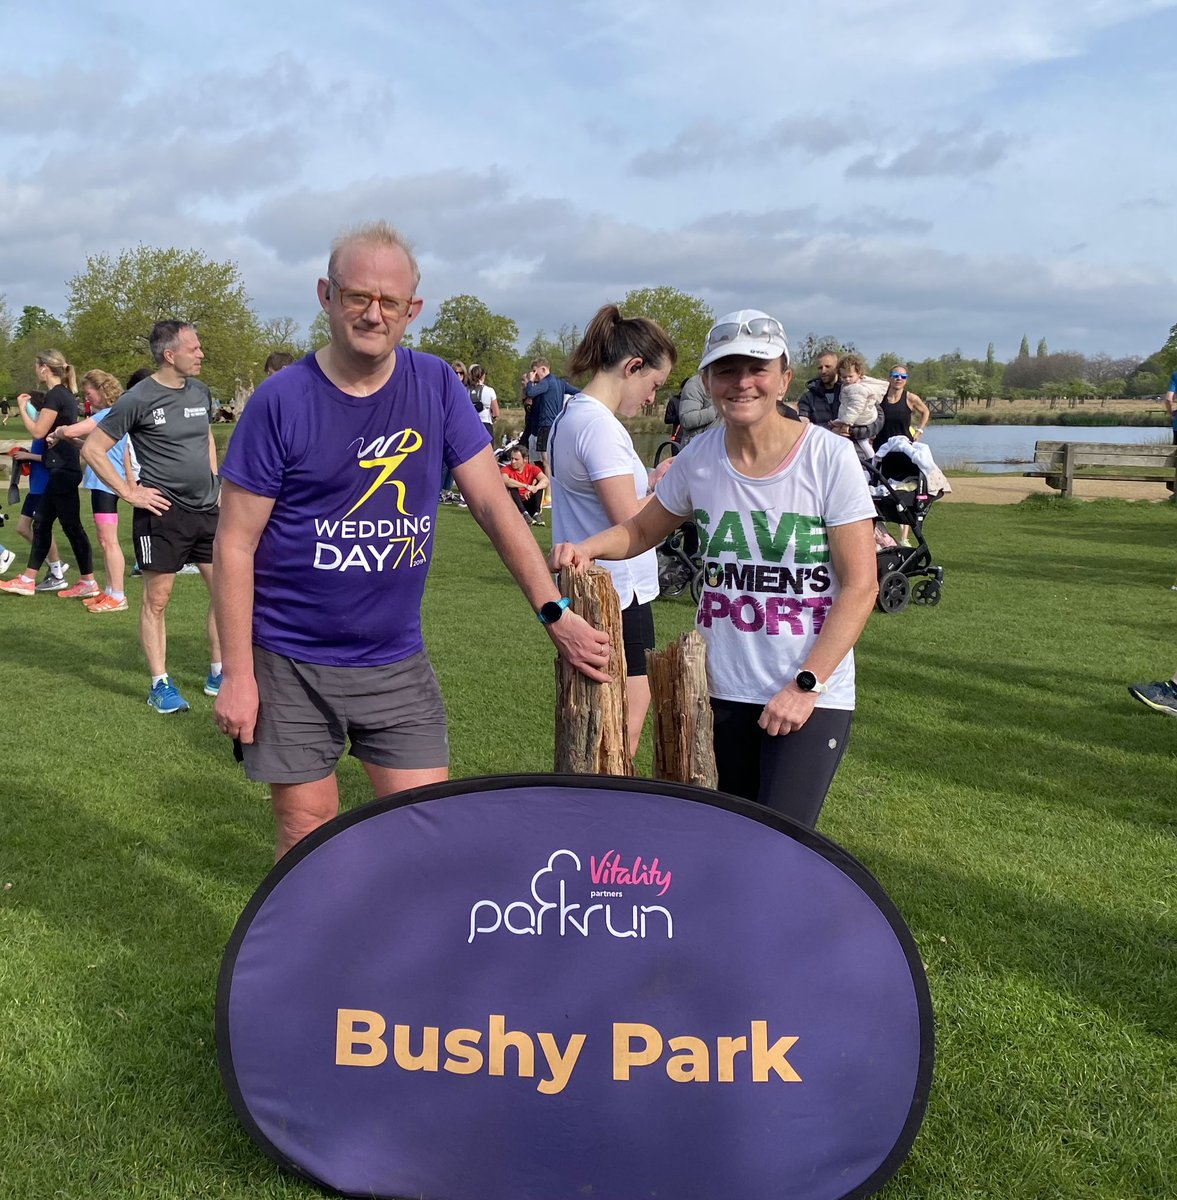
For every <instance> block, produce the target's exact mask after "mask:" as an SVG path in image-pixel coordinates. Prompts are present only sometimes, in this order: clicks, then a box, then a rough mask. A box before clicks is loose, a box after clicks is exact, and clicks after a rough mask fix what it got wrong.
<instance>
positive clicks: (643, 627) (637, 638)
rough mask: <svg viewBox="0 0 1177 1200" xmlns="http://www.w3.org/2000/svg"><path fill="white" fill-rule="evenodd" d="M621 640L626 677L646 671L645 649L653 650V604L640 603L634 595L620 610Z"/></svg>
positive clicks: (642, 673)
mask: <svg viewBox="0 0 1177 1200" xmlns="http://www.w3.org/2000/svg"><path fill="white" fill-rule="evenodd" d="M621 640H622V642H623V643H624V645H625V674H626V677H627V678H632V677H633V676H635V675H645V673H646V651H647V650H653V649H654V646H655V645H656V644H657V643H656V642H655V641H654V606H653V605H652V604H650V602H649V601H647V602H646V603H645V604H642V603H641V602H640V601H639V600H638V598H637V597H636V596H635V597H634V598H633V600H632V601H631V602H630V604H629V606H628V607H627V608H623V609H622V610H621Z"/></svg>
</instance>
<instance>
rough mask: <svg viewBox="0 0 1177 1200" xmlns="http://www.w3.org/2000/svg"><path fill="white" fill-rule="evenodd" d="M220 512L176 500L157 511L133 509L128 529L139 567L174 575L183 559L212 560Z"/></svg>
mask: <svg viewBox="0 0 1177 1200" xmlns="http://www.w3.org/2000/svg"><path fill="white" fill-rule="evenodd" d="M219 514H220V509H218V508H211V509H209V510H208V512H195V511H193V510H192V509H190V508H184V507H183V505H180V504H176V503H175V501H173V502H172V507H171V508H169V509H168V511H167V512H165V513H160V514H159V515H156V514H155V513H150V512H148V511H147V509H145V508H137V509H135V516H134V520H133V522H132V525H131V530H132V533H133V534H134V538H135V543H134V544H135V561H136V562H138V564H139V569H140V570H142V571H158V572H160V574H162V575H175V574H176V572H177V571H179V570H180V569H181V568H182V567H183V566H184V564H185V563H190V562H192V563H210V562H212V560H213V538H214V537H215V536H216V532H217V517H218V515H219Z"/></svg>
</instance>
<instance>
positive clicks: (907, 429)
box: [875, 363, 932, 448]
mask: <svg viewBox="0 0 1177 1200" xmlns="http://www.w3.org/2000/svg"><path fill="white" fill-rule="evenodd" d="M908 373H909V372H908V369H907V364H906V363H896V364H895V365H894V366H893V367H892V368H891V375H890V378H889V379H888V381H887V391H886V393H885V394H884V396H883V402H882V404H880V406H879V407H880V408H881V409H882V412H883V427H882V429H880V430H879V432H878V434H877V435H876V437H875V447H876V448H878V447H879V446H881V445H882V444H883V443H884V442H888V441H890V440H891V438H893V437H902V438H906V439H907V440H908V441H909V442H913V441H915V440H916V439H917V438H920V437H922V436H923V433H924V430H925V429H927V427H928V422H929V421H930V420H931V419H932V413H931V410H930V409H929V408H928V406H927V405H926V404H925V403H924V402H923V401H922V400H921V399H920V398H919V396H917V395H916V394H915V392H909V391H908V390H907V377H908Z"/></svg>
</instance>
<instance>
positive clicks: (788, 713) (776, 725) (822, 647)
mask: <svg viewBox="0 0 1177 1200" xmlns="http://www.w3.org/2000/svg"><path fill="white" fill-rule="evenodd" d="M828 535H829V539H830V558H831V559H832V565H833V568H834V574H835V575H837V577H838V581H839V583H840V584H841V590H840V591H839V593H838V598H837V599H836V600H835V601H834V603H833V604H832V605H831V606H830V611H829V612H828V613H826V619H825V621H824V622H823V623H822V627H821V633H819V634H818V635H817V640H816V641H815V642H814V644H813V649H812V650H810V652H809V654H808V655H807V656H806V659H805V662H804V663H802V664H801V669H802V670H804V671H812V672H813V674H814V675H816V676H817V678H818V681H819V682H820V683H825V681H826V680H827V679H829V677H830V676H831V675H832V674H833V673H834V671H835V670H837V668H838V664H839V663H841V661H842V660H843V659H844V658H845V657H846V655H847V654H849V653H850V651H851V650H852V649H853V648H854V644H855V643H856V642H857V641H858V639H859V636H860V635H861V634H862V631H863V628H864V627H865V626H866V622H867V618H868V617H869V616H870V614H871V609H872V608H874V604H875V597H876V596H877V595H878V592H879V583H878V577H877V575H876V560H875V539H874V521H873V520H870V519H869V518H868V519H867V520H863V521H851V522H850V524H848V525H835V526H833V527H832V528H830V529H829V530H828ZM816 704H817V694H816V693H815V692H803V691H802V690H801V689H800V688H799V687H798V686H797V684H796V682H795V681H794V680H791V679H790V680H789V681H788V683H786V684H785V686H784V687H783V688H782V689H781V690H780V691H779V692H777V694H776V695H775V696H773V698H772V699H771V700H770V701H769V702H768V703H767V704H766V705H765V706H764V711H763V712H762V713H761V714H760V721H759V724H760V728H761V729H763V730H764V732H765V733H768V734H772V735H775V734H780V733H791V732H792V731H793V730H794V729H800V728H801V726H802V725H804V724H805V722H806V721H808V720H809V718H810V716H811V714H812V713H813V710H814V708H815V706H816Z"/></svg>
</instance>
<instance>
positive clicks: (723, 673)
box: [656, 425, 875, 709]
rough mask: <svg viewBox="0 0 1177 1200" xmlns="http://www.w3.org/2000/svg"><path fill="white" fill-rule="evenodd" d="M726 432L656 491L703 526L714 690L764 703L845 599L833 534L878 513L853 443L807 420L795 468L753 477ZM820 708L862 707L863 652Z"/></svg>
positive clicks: (703, 442) (698, 441) (698, 445)
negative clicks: (731, 453)
mask: <svg viewBox="0 0 1177 1200" xmlns="http://www.w3.org/2000/svg"><path fill="white" fill-rule="evenodd" d="M724 435H725V430H724V429H723V428H722V427H718V428H712V429H709V430H708V431H707V432H706V433H702V434H700V435H699V436H698V437H697V438H695V439H693V440H692V441H691V443H690V444H689V445H688V446H687V447H686V448H685V449H684V450H683V452H682V453H681V454H679V455H678V456H677V457H676V458H675V459H674V465H673V466H672V467H671V468H670V470H669V471H668V472H667V473H666V475H665V476H664V477H663V478H662V479H661V481H660V482H659V484H658V487H657V492H656V494H657V497H658V500H659V502H660V503H661V504H662V506H663V507H664V508H665V509H667V511H668V512H672V513H677V514H680V515H682V516H683V517H684V518H686V517H690V518H691V519H692V520H694V521H695V523H696V525H697V526H698V529H699V545H700V554H701V555H702V557H703V594H702V596H701V598H700V600H699V610H698V613H697V615H696V624H697V626H698V628H699V631H700V633H701V634H702V635H703V638H704V640H705V641H706V643H707V676H708V683H709V688H710V692H711V695H712V696H714V697H716V698H717V699H721V700H736V701H742V702H745V703H749V704H766V703H767V702H768V701H769V700H771V699H772V697H773V696H775V695H776V693H777V692H779V691H780V690H781V689H782V688H783V687H785V686H786V685H787V684H788V683H789V682H790V681H791V680H792V679H793V678H794V677H795V676H796V674H797V672H798V671H799V670H801V668H802V666H803V665H804V663H805V659H806V657H807V656H808V655H809V652H810V650H811V649H812V647H813V643H814V642H815V641H816V640H817V635H818V634H819V633H820V632H821V627H822V623H823V622H824V621H825V617H826V614H827V613H828V612H829V610H830V608H831V606H832V605H833V602H834V600H835V599H836V598H837V596H838V592H839V590H840V584H839V581H838V578H837V576H836V575H835V574H834V569H833V564H832V562H831V561H830V547H829V539H828V537H827V533H826V531H827V530H828V529H830V528H832V527H834V526H837V525H847V524H849V523H850V522H852V521H861V520H864V519H867V518H873V517H874V515H875V506H874V503H873V502H872V500H871V497H870V492H869V491H868V490H867V485H866V479H865V478H864V476H863V473H862V466H861V464H860V463H859V461H858V456H857V455H856V454H855V453H854V447H853V446H852V445H851V443H850V442H849V441H848V440H847V439H846V438H843V437H838V436H837V435H836V434H833V433H830V432H828V431H827V430H825V429H819V428H818V427H817V426H816V425H807V426H806V427H805V431H804V433H803V434H802V436H801V441H800V442H799V443H798V445H797V447H796V451H795V453H794V454H793V456H792V458H791V459H790V461H789V462H788V465H787V466H786V467H785V468H784V469H783V470H781V471H779V472H778V473H777V474H775V475H771V476H769V477H767V478H765V479H750V478H749V477H748V476H746V475H741V474H740V473H739V472H738V471H737V470H736V469H735V468H734V467H733V466H732V464H731V462H730V460H729V459H728V456H727V451H726V449H725V448H724ZM825 682H826V683H827V684H828V685H829V691H828V692H824V693H823V694H822V695H820V696H819V697H818V698H817V706H818V707H819V708H840V709H853V708H854V653H853V651H851V652H850V653H849V654H847V655H846V657H845V658H844V659H843V660H842V662H841V663H840V664H839V665H838V667H837V669H836V670H835V671H834V673H833V675H831V676H830V678H829V679H827V680H826V681H825Z"/></svg>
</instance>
